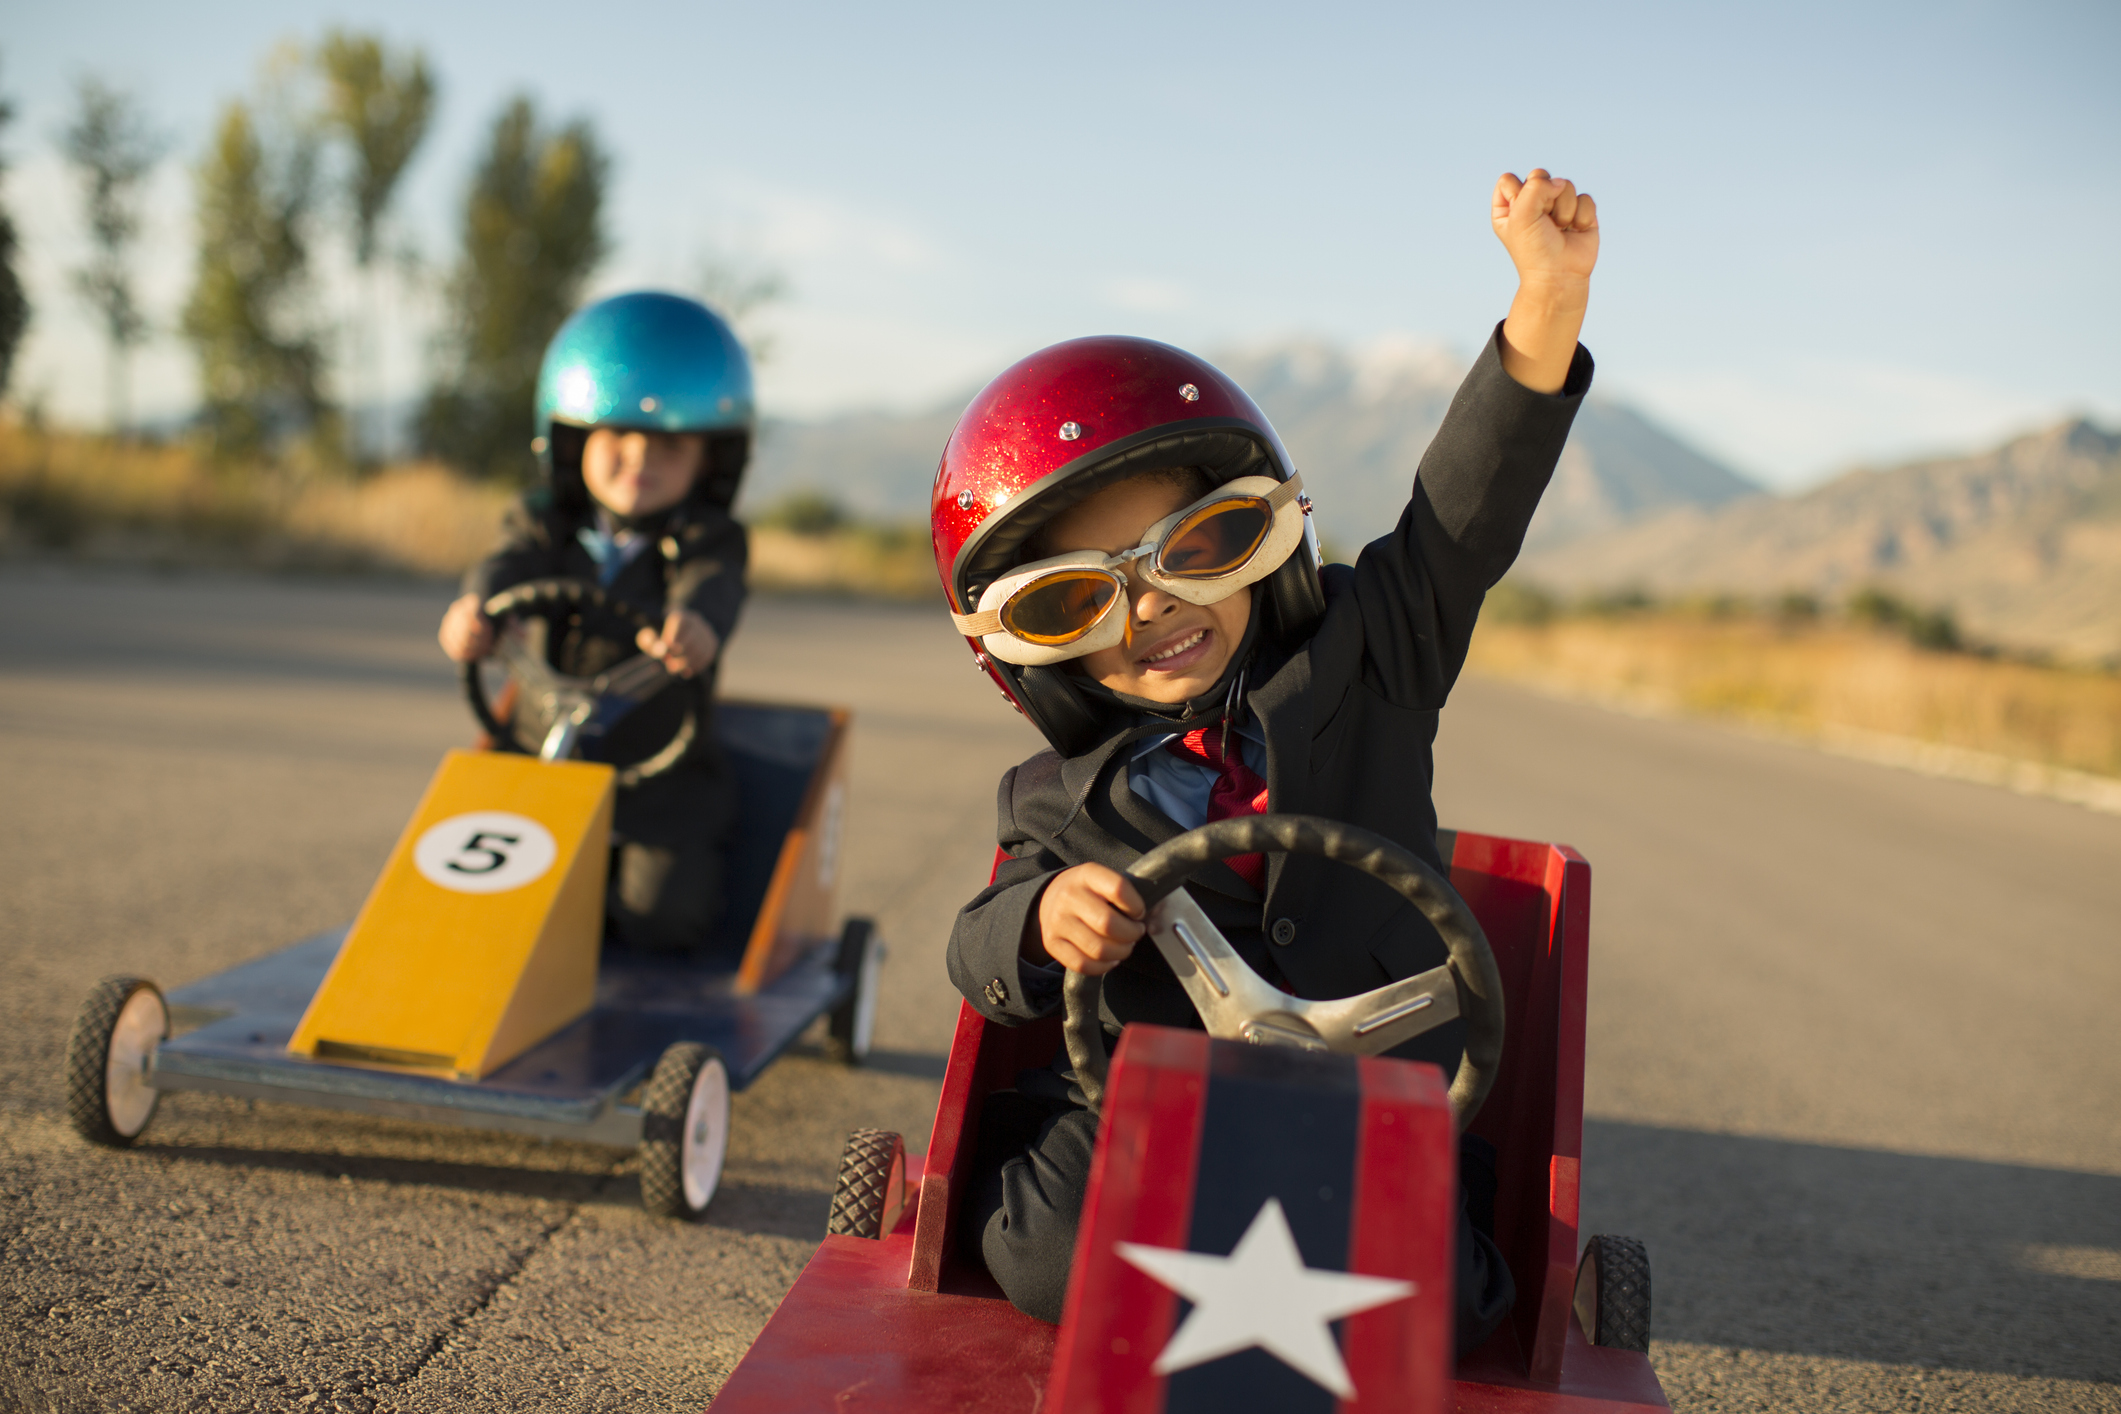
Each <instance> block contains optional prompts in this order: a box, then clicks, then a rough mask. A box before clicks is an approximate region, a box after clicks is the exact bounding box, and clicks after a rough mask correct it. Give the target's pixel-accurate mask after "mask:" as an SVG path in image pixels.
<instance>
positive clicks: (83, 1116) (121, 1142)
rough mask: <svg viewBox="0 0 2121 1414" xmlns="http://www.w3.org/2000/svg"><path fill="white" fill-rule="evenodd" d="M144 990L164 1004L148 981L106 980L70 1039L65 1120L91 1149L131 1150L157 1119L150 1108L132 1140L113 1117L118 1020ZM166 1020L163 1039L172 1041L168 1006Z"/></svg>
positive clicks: (92, 995)
mask: <svg viewBox="0 0 2121 1414" xmlns="http://www.w3.org/2000/svg"><path fill="white" fill-rule="evenodd" d="M142 990H145V991H149V992H153V993H154V994H155V999H156V1000H157V1001H161V999H162V993H161V991H160V990H159V989H158V988H157V987H156V986H155V984H154V983H152V982H150V981H148V980H147V979H146V978H144V977H122V976H121V977H106V978H104V979H103V980H102V981H101V982H98V983H97V984H96V987H95V990H94V991H92V992H90V993H89V994H88V1000H86V1001H84V1002H82V1003H81V1010H80V1011H79V1012H77V1013H75V1015H74V1029H73V1034H72V1035H70V1036H68V1037H67V1038H66V1117H67V1118H68V1119H69V1120H71V1121H72V1122H73V1126H74V1132H75V1133H76V1134H78V1135H80V1136H81V1137H82V1138H83V1139H86V1140H87V1141H88V1142H89V1143H91V1144H102V1145H105V1146H107V1147H109V1148H112V1149H125V1148H129V1147H131V1145H132V1143H133V1141H134V1140H136V1139H138V1138H139V1137H140V1136H141V1135H142V1134H143V1133H145V1132H146V1130H147V1126H148V1122H149V1121H150V1120H152V1119H153V1118H154V1107H153V1106H152V1105H150V1106H149V1108H148V1112H147V1118H146V1119H143V1120H142V1121H141V1122H140V1125H139V1127H138V1128H137V1129H135V1130H133V1132H132V1133H130V1134H127V1133H124V1132H123V1131H121V1130H120V1129H119V1128H118V1126H117V1125H115V1124H113V1123H112V1122H111V1114H110V1091H109V1066H110V1043H111V1036H112V1033H113V1032H115V1031H116V1029H117V1026H118V1014H119V1013H120V1012H122V1011H124V1010H125V1004H126V1003H127V1002H129V1001H131V1000H132V999H133V994H134V993H136V992H139V991H142ZM162 1018H163V1027H162V1037H163V1039H164V1040H167V1039H169V1007H168V1004H167V1003H164V1004H163V1008H162Z"/></svg>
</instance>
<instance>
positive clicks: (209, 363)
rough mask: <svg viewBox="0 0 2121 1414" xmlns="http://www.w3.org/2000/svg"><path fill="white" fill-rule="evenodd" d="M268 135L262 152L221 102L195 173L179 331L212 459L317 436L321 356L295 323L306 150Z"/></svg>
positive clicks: (311, 190)
mask: <svg viewBox="0 0 2121 1414" xmlns="http://www.w3.org/2000/svg"><path fill="white" fill-rule="evenodd" d="M275 126H280V125H275ZM274 137H275V140H274V141H272V142H270V143H268V142H267V141H266V138H265V136H264V135H262V134H261V133H260V131H259V127H258V123H257V120H256V119H255V118H254V117H253V116H252V113H251V110H250V108H249V107H248V106H247V105H245V104H243V103H241V102H237V103H231V104H229V105H228V107H227V108H226V109H225V110H224V111H223V113H222V116H221V124H220V127H219V128H218V129H217V130H216V132H215V135H214V140H213V144H212V146H211V147H210V148H209V149H208V151H207V154H206V157H205V160H204V161H202V162H201V163H200V165H199V169H198V223H199V226H198V229H199V263H198V272H197V275H196V277H195V278H194V280H193V284H192V292H191V299H190V301H189V302H188V303H187V304H186V305H185V307H184V334H185V337H186V338H188V339H189V340H190V341H191V344H192V347H193V349H194V351H195V352H196V354H197V356H198V360H199V381H200V383H201V385H202V386H203V388H204V390H205V391H204V398H203V402H204V408H203V418H204V421H205V424H206V429H207V431H208V433H209V435H210V436H211V438H212V441H213V446H214V451H215V453H216V455H218V456H220V457H223V458H239V457H250V456H257V455H260V454H263V453H267V452H270V451H272V450H274V449H276V448H277V447H278V446H279V445H280V444H281V443H282V442H283V441H284V440H285V439H286V438H287V437H288V436H289V435H290V434H293V433H296V432H303V431H310V432H320V431H325V430H327V429H326V426H325V425H326V424H327V423H328V422H329V420H330V414H331V408H330V406H329V404H328V403H327V401H326V399H325V397H324V394H323V390H322V374H323V365H324V356H323V351H322V348H321V346H320V344H319V341H318V338H317V334H316V331H315V330H314V328H312V327H311V326H310V325H309V324H308V322H307V318H306V315H307V297H308V293H309V245H308V223H309V217H310V213H311V209H312V207H313V206H314V203H315V195H316V145H315V143H314V141H313V140H312V139H311V137H310V136H309V134H308V133H306V132H304V131H301V130H299V129H293V128H290V129H289V130H287V131H284V132H281V133H278V134H275V135H274Z"/></svg>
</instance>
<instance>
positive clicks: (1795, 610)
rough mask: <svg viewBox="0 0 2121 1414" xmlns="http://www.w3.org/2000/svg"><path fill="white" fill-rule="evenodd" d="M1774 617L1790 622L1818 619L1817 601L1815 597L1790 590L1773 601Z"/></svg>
mask: <svg viewBox="0 0 2121 1414" xmlns="http://www.w3.org/2000/svg"><path fill="white" fill-rule="evenodd" d="M1775 617H1776V618H1778V619H1787V620H1790V621H1792V622H1800V621H1801V622H1809V621H1811V620H1813V619H1816V618H1818V617H1819V600H1818V597H1817V596H1816V595H1811V594H1806V593H1804V592H1802V591H1801V590H1791V591H1790V592H1789V593H1787V594H1784V595H1782V596H1781V597H1779V598H1778V599H1776V600H1775Z"/></svg>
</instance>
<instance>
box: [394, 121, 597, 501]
mask: <svg viewBox="0 0 2121 1414" xmlns="http://www.w3.org/2000/svg"><path fill="white" fill-rule="evenodd" d="M609 166H610V163H609V159H607V158H606V156H605V155H604V152H603V150H602V149H601V148H600V147H599V146H598V145H597V140H596V135H595V134H594V132H592V131H591V129H590V127H589V124H588V123H587V122H585V121H576V122H573V123H570V124H568V125H567V126H566V127H564V128H561V129H559V130H558V131H551V130H547V129H545V128H542V127H541V126H540V124H539V122H538V115H537V110H536V108H535V106H534V105H533V104H532V102H531V100H530V99H529V98H528V97H521V96H519V97H517V98H515V99H512V100H511V101H510V102H509V103H508V105H507V106H506V107H505V108H504V109H502V111H501V115H500V117H499V118H498V119H496V120H495V122H494V125H493V134H492V137H491V139H490V140H489V142H488V144H487V148H486V154H485V156H484V157H483V158H482V159H481V161H480V164H479V169H478V171H477V173H476V174H475V175H474V176H473V179H472V184H471V191H470V193H469V195H468V196H467V197H466V199H465V202H464V237H463V238H464V249H463V253H462V255H461V256H460V258H459V262H458V265H457V269H456V272H455V273H454V274H453V275H452V276H451V278H450V282H449V290H448V296H449V316H448V319H449V323H448V327H447V330H446V333H445V336H444V337H445V340H446V345H445V346H446V348H447V350H448V353H449V355H450V363H451V367H450V369H449V372H448V373H447V374H446V375H445V377H444V378H443V380H442V381H441V382H440V383H438V384H437V386H436V387H435V388H434V389H433V391H432V392H430V393H429V394H428V397H427V401H426V404H425V406H424V407H422V409H421V411H420V424H419V432H420V440H421V443H422V445H423V446H425V447H426V448H427V449H428V450H429V451H431V452H434V453H436V454H437V455H440V456H442V457H444V458H446V459H448V460H449V461H452V462H454V463H456V464H457V465H458V466H461V467H464V468H466V469H467V470H471V471H475V472H478V473H480V474H482V475H487V476H498V477H516V476H521V475H523V474H525V473H527V472H528V470H529V468H530V461H529V455H528V448H529V444H530V438H531V435H532V430H531V415H532V411H533V405H534V403H535V400H536V396H537V378H538V361H539V359H540V358H541V357H542V356H543V354H544V352H545V345H546V343H547V342H549V341H550V340H551V338H552V336H553V334H554V332H555V331H557V330H558V329H559V327H560V324H561V322H562V321H563V320H565V319H566V318H567V316H568V314H569V313H571V312H572V311H573V309H574V307H575V305H576V304H577V303H578V302H579V301H580V299H581V295H582V287H583V285H584V284H585V283H586V282H587V280H588V278H589V275H590V273H591V272H592V271H594V270H595V269H596V267H597V265H598V263H599V262H601V261H602V260H603V258H604V254H605V251H606V249H607V246H606V243H605V239H604V226H603V201H604V182H605V177H606V173H607V171H608V169H609Z"/></svg>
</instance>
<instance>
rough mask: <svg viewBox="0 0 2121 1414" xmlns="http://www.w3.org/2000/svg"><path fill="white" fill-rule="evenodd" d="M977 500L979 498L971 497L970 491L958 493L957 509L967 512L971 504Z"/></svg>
mask: <svg viewBox="0 0 2121 1414" xmlns="http://www.w3.org/2000/svg"><path fill="white" fill-rule="evenodd" d="M978 499H979V497H977V496H975V495H973V494H972V493H971V492H970V491H960V492H958V493H957V508H958V509H959V510H961V511H969V510H971V509H972V503H973V502H974V501H976V500H978Z"/></svg>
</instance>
